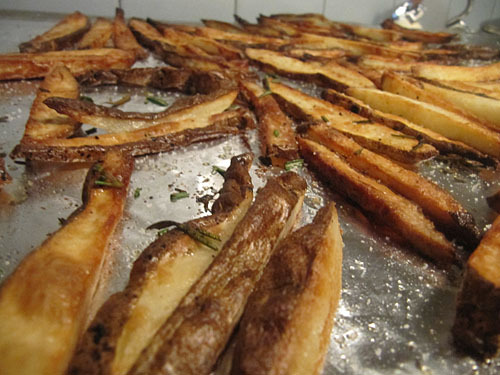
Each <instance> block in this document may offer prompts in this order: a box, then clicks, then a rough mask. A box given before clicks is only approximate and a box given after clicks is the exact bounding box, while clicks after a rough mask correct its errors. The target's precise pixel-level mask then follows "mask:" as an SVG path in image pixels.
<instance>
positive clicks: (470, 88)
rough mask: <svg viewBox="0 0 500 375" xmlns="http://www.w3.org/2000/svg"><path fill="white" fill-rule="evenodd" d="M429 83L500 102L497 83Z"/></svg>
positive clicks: (499, 88)
mask: <svg viewBox="0 0 500 375" xmlns="http://www.w3.org/2000/svg"><path fill="white" fill-rule="evenodd" d="M429 82H430V83H435V84H437V85H439V86H442V87H446V88H450V89H453V90H458V91H464V92H467V93H471V94H476V95H479V96H482V97H485V98H494V99H497V100H500V84H499V83H498V82H497V81H491V82H462V81H429Z"/></svg>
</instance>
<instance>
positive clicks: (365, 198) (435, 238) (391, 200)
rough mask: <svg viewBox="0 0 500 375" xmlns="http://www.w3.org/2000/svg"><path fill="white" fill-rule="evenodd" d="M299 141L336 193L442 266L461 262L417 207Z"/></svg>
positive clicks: (311, 144)
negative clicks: (355, 204)
mask: <svg viewBox="0 0 500 375" xmlns="http://www.w3.org/2000/svg"><path fill="white" fill-rule="evenodd" d="M298 141H299V149H300V152H301V154H302V156H303V157H304V160H305V161H306V162H307V163H308V164H309V165H310V166H311V167H312V168H313V169H314V170H315V171H317V172H318V173H319V174H320V175H321V176H322V177H323V178H324V179H325V181H327V182H328V183H329V184H331V185H332V187H333V188H335V191H337V192H339V193H341V194H343V195H344V196H346V197H348V198H350V199H352V200H353V201H354V202H356V203H357V204H358V205H359V206H360V207H361V208H362V209H363V210H364V211H366V212H367V213H369V214H371V215H373V216H374V217H375V219H376V220H377V221H379V222H380V223H383V224H384V225H386V226H389V227H390V228H391V229H392V230H394V231H395V232H396V233H398V234H399V235H401V236H402V237H403V238H404V239H405V240H406V241H408V242H409V244H410V245H411V246H412V247H413V248H415V249H416V250H418V251H419V252H420V253H421V254H423V255H425V256H426V257H429V258H431V259H432V260H434V261H435V262H436V263H438V264H439V265H441V266H444V267H448V266H450V265H451V264H453V263H455V262H456V261H457V257H456V253H455V249H454V247H453V245H452V244H451V243H450V242H448V240H446V238H445V237H444V235H443V234H442V233H441V232H438V231H437V230H436V229H435V228H434V225H433V224H432V222H431V221H429V219H427V218H426V217H425V216H424V215H423V213H422V211H421V210H420V208H419V207H418V206H417V205H415V204H414V203H412V202H410V201H409V200H407V199H406V198H403V197H402V196H400V195H397V194H395V193H394V192H392V191H391V190H390V189H389V188H388V187H386V186H385V185H382V184H380V183H378V182H377V181H375V180H374V179H371V178H369V177H366V176H365V175H363V174H361V173H359V172H357V171H355V170H354V169H352V167H350V166H349V165H348V164H347V163H346V162H344V161H343V160H342V159H341V158H340V157H339V156H337V155H336V154H335V153H333V152H331V151H330V150H328V149H327V148H326V147H324V146H322V145H320V144H318V143H316V142H313V141H310V140H307V139H302V138H301V139H299V140H298Z"/></svg>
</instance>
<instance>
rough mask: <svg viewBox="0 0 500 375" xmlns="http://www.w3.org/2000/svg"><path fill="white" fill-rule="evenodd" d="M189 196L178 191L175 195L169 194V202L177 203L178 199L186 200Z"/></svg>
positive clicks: (184, 192) (185, 192)
mask: <svg viewBox="0 0 500 375" xmlns="http://www.w3.org/2000/svg"><path fill="white" fill-rule="evenodd" d="M188 197H189V194H188V192H187V191H178V192H177V193H172V194H170V202H177V201H178V200H179V199H184V198H188Z"/></svg>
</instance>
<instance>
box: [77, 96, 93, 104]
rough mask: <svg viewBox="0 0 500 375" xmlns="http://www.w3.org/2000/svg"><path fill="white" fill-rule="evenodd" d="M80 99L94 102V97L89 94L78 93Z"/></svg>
mask: <svg viewBox="0 0 500 375" xmlns="http://www.w3.org/2000/svg"><path fill="white" fill-rule="evenodd" d="M80 100H83V101H85V102H90V103H94V99H92V98H91V97H90V96H86V95H80Z"/></svg>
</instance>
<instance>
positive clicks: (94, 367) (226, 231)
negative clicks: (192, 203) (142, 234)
mask: <svg viewBox="0 0 500 375" xmlns="http://www.w3.org/2000/svg"><path fill="white" fill-rule="evenodd" d="M251 163H252V156H251V155H250V154H243V155H240V156H236V157H233V158H232V160H231V165H230V167H229V168H228V169H227V171H226V172H225V174H224V180H225V181H224V186H223V188H222V190H221V191H220V197H219V199H217V201H215V202H214V204H213V208H212V212H213V214H212V215H211V216H205V217H202V218H199V219H193V220H191V221H189V222H187V223H186V224H187V225H189V226H192V227H193V228H201V229H203V230H204V231H206V232H209V233H211V234H213V235H215V236H218V237H219V238H220V241H214V244H216V245H217V247H218V249H220V248H221V247H222V245H223V244H224V243H225V242H226V241H227V240H228V239H229V237H230V236H231V234H232V232H233V230H234V228H235V227H236V225H237V224H238V223H239V221H240V220H241V219H242V218H243V216H244V215H245V213H246V212H247V210H248V208H249V207H250V205H251V203H252V199H253V194H252V189H253V187H252V182H251V178H250V175H249V169H250V166H251ZM217 253H218V250H213V249H210V248H208V247H206V246H205V245H203V244H202V243H201V242H198V241H195V240H193V239H192V238H191V237H189V236H188V235H187V234H184V233H183V232H181V231H180V230H178V229H173V230H170V231H168V232H167V233H165V234H164V235H162V236H160V237H159V238H158V239H157V240H156V241H154V242H153V243H152V244H150V245H149V246H148V247H147V248H146V249H145V250H144V251H143V252H142V254H141V255H140V256H139V258H138V259H137V260H136V261H135V263H134V266H133V268H132V271H131V274H130V278H129V283H128V285H127V286H126V288H125V290H124V291H123V292H119V293H117V294H115V295H113V296H112V297H110V298H109V299H108V300H107V301H106V302H105V304H104V305H103V307H102V308H101V309H100V310H99V312H98V313H97V315H96V317H95V319H94V320H93V322H92V323H91V325H90V326H89V328H88V330H87V331H86V333H85V334H84V336H83V338H82V340H81V343H80V345H79V347H78V348H77V350H76V352H75V355H74V356H73V359H72V360H71V363H70V365H69V371H68V373H69V374H72V375H84V374H89V375H90V374H109V375H121V374H126V373H127V372H128V370H130V367H131V366H132V365H133V363H134V362H135V361H136V359H137V357H138V356H139V354H140V353H141V351H142V350H143V349H144V348H145V347H146V346H147V344H148V342H149V341H150V340H151V338H152V337H153V336H154V333H155V332H156V331H157V330H158V328H160V327H161V325H162V324H163V322H165V321H166V320H167V319H168V317H169V316H170V314H171V313H172V312H173V310H174V309H175V307H176V306H177V305H178V304H179V302H180V301H181V299H182V297H183V296H184V295H185V294H186V293H187V292H188V291H189V288H190V287H191V285H193V284H194V283H195V282H196V280H197V279H198V278H199V277H200V276H201V275H202V274H203V272H204V271H205V270H206V269H207V267H208V266H209V265H210V263H211V262H212V261H213V259H214V257H215V256H216V255H217ZM96 332H102V334H101V335H97V334H96ZM96 352H99V353H106V355H101V356H100V358H99V360H95V358H94V353H96Z"/></svg>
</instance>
